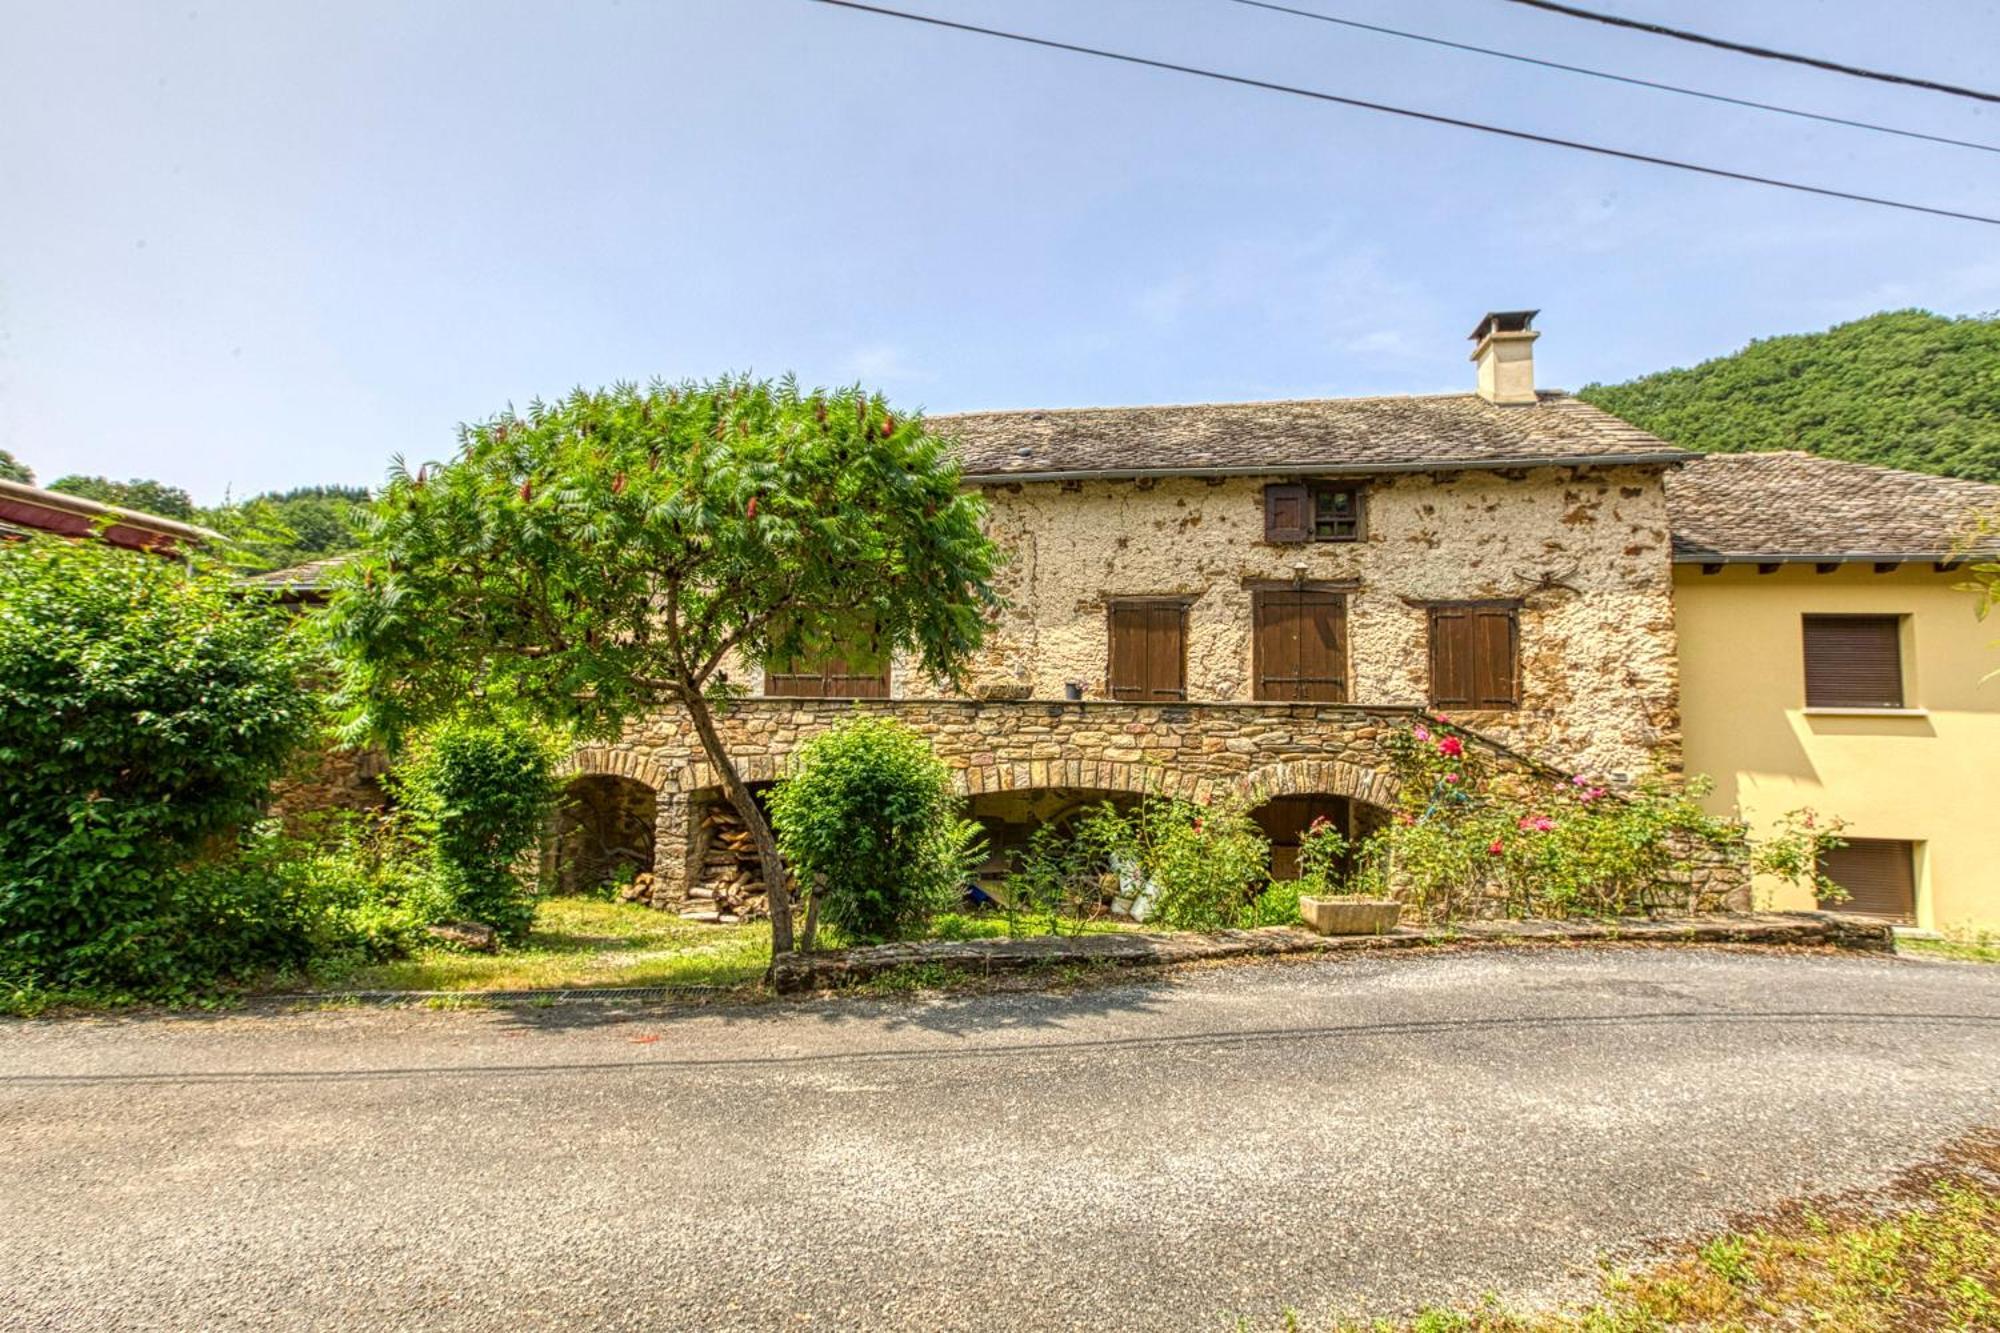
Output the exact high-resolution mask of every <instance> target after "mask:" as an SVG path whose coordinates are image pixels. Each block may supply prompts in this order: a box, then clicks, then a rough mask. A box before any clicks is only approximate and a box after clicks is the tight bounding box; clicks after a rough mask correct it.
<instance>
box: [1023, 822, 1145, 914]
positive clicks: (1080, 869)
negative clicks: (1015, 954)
mask: <svg viewBox="0 0 2000 1333" xmlns="http://www.w3.org/2000/svg"><path fill="white" fill-rule="evenodd" d="M1131 841H1132V838H1131V831H1130V829H1129V828H1128V827H1127V825H1126V822H1125V817H1124V816H1123V815H1122V814H1120V813H1119V811H1118V809H1117V808H1116V807H1115V806H1113V805H1112V804H1111V803H1110V802H1109V801H1106V802H1104V803H1103V804H1102V805H1100V806H1098V807H1096V808H1095V809H1092V810H1090V811H1088V812H1086V813H1084V814H1083V815H1082V816H1081V817H1079V818H1078V819H1077V820H1076V821H1075V822H1074V823H1073V824H1072V825H1071V826H1070V827H1069V828H1068V829H1067V830H1065V829H1060V828H1058V827H1056V826H1055V825H1053V824H1043V825H1040V826H1038V827H1037V828H1036V829H1035V831H1034V832H1033V833H1031V834H1029V835H1028V841H1027V844H1026V845H1025V846H1023V847H1021V848H1020V849H1018V850H1017V851H1015V852H1014V853H1013V854H1012V858H1011V862H1010V864H1009V866H1008V870H1007V879H1006V881H1005V884H1004V885H1003V887H1002V889H1001V894H1002V896H1003V897H1004V899H1005V902H1004V904H1003V910H1004V911H1005V913H1006V917H1007V933H1008V934H1009V935H1022V934H1027V933H1033V932H1034V931H1035V930H1036V928H1037V927H1039V928H1040V933H1042V934H1047V935H1060V934H1062V933H1063V931H1064V929H1065V927H1067V928H1068V929H1069V931H1070V933H1071V934H1079V933H1081V932H1082V929H1083V923H1084V922H1085V921H1088V920H1090V919H1091V918H1092V917H1095V916H1099V915H1101V914H1102V913H1103V910H1104V900H1105V897H1106V885H1107V882H1109V883H1112V884H1115V883H1117V881H1118V879H1119V876H1120V874H1121V866H1125V865H1129V864H1130V863H1131V858H1130V855H1129V848H1130V846H1131ZM1121 854H1123V855H1121ZM1125 873H1128V874H1129V872H1125Z"/></svg>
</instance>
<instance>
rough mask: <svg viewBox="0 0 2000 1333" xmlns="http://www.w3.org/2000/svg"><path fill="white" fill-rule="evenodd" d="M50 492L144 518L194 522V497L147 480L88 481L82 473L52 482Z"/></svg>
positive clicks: (164, 484) (138, 478)
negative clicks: (128, 511) (115, 508)
mask: <svg viewBox="0 0 2000 1333" xmlns="http://www.w3.org/2000/svg"><path fill="white" fill-rule="evenodd" d="M49 489H50V490H52V491H61V492H62V493H63V494H65V495H80V496H82V497H83V498H84V499H86V500H95V501H97V502H98V503H99V504H107V505H117V506H118V507H120V508H121V509H136V510H138V511H139V512H140V513H142V514H157V515H159V516H160V517H161V518H177V519H181V520H183V521H185V522H191V521H193V519H194V497H192V496H190V495H189V494H188V493H187V492H186V491H184V490H182V489H181V488H180V487H178V486H169V485H167V484H166V483H165V482H159V481H150V480H148V479H146V478H144V477H134V478H132V479H131V480H130V481H113V480H112V479H111V478H109V477H86V476H83V475H81V474H79V473H71V474H70V475H69V476H67V477H57V478H56V479H55V480H54V481H52V482H50V483H49Z"/></svg>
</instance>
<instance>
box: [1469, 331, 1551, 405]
mask: <svg viewBox="0 0 2000 1333" xmlns="http://www.w3.org/2000/svg"><path fill="white" fill-rule="evenodd" d="M1540 313H1541V311H1539V310H1495V311H1491V312H1489V313H1488V314H1487V315H1486V316H1485V317H1484V318H1483V319H1481V320H1480V321H1479V327H1478V328H1476V329H1474V330H1473V331H1472V341H1473V342H1474V343H1476V344H1477V346H1475V347H1474V348H1473V349H1472V359H1473V360H1474V361H1476V362H1477V363H1478V364H1479V396H1480V397H1481V398H1484V399H1485V400H1486V401H1487V402H1489V403H1494V404H1497V405H1499V406H1501V407H1522V406H1530V405H1532V404H1533V403H1534V401H1535V339H1537V338H1539V337H1541V336H1542V335H1541V334H1539V333H1536V332H1535V331H1534V330H1533V329H1531V328H1529V327H1528V326H1529V325H1530V324H1533V323H1534V322H1535V316H1536V315H1538V314H1540Z"/></svg>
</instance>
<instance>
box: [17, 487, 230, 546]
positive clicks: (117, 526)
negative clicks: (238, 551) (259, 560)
mask: <svg viewBox="0 0 2000 1333" xmlns="http://www.w3.org/2000/svg"><path fill="white" fill-rule="evenodd" d="M0 530H12V531H14V532H17V533H18V532H52V533H54V534H56V535H57V536H59V537H102V539H103V540H105V541H107V542H109V543H111V544H112V545H113V546H126V547H130V548H132V549H134V550H142V551H172V550H174V549H176V548H177V547H179V546H181V545H188V546H202V545H206V544H208V543H211V542H221V541H222V540H223V536H222V534H221V533H219V532H211V531H210V530H209V529H207V528H203V527H198V526H196V525H195V524H193V523H183V522H181V521H180V520H179V519H173V518H164V517H162V516H161V515H159V514H146V513H141V512H140V511H139V510H137V509H121V508H119V507H118V506H117V505H107V504H99V503H98V502H97V501H95V500H86V499H84V498H83V497H82V496H80V495H65V494H64V493H63V492H61V491H46V490H43V489H42V488H41V487H39V486H29V485H26V484H25V483H22V482H18V481H8V480H6V479H5V478H0Z"/></svg>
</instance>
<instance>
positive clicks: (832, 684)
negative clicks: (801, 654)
mask: <svg viewBox="0 0 2000 1333" xmlns="http://www.w3.org/2000/svg"><path fill="white" fill-rule="evenodd" d="M784 665H785V667H786V668H787V669H786V670H782V671H780V670H777V669H775V668H774V669H769V670H766V671H765V673H764V694H765V696H766V697H767V698H774V699H776V698H786V699H886V698H888V697H889V663H888V660H887V659H886V658H885V659H883V661H882V663H881V665H880V666H877V667H873V668H872V669H871V668H869V667H868V666H867V659H866V657H864V656H863V655H862V654H859V653H841V654H837V655H834V656H830V657H827V658H825V659H823V660H821V661H818V662H787V663H785V664H784Z"/></svg>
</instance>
